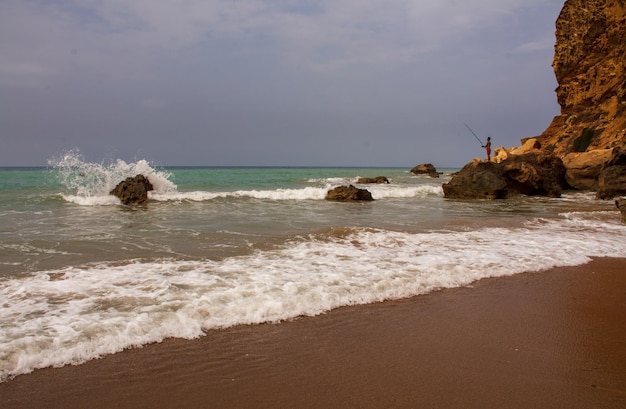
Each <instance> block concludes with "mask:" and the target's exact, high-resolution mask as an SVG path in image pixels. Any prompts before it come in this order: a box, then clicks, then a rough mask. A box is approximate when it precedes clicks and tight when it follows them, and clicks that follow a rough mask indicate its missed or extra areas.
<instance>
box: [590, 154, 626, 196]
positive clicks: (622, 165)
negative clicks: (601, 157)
mask: <svg viewBox="0 0 626 409" xmlns="http://www.w3.org/2000/svg"><path fill="white" fill-rule="evenodd" d="M621 195H626V148H622V149H614V150H613V156H612V157H611V159H610V160H609V161H608V162H607V163H606V166H605V167H604V168H603V169H602V171H601V172H600V175H599V176H598V186H597V191H596V198H597V199H603V200H608V199H612V198H614V197H617V196H621Z"/></svg>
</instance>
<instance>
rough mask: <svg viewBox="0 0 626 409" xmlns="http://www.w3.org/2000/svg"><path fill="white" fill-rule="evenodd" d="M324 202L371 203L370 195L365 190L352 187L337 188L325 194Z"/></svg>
mask: <svg viewBox="0 0 626 409" xmlns="http://www.w3.org/2000/svg"><path fill="white" fill-rule="evenodd" d="M326 200H333V201H337V202H349V201H357V200H362V201H371V200H374V198H372V194H371V193H370V192H369V191H368V190H366V189H359V188H356V187H354V186H352V185H350V186H339V187H336V188H334V189H332V190H329V191H328V193H326Z"/></svg>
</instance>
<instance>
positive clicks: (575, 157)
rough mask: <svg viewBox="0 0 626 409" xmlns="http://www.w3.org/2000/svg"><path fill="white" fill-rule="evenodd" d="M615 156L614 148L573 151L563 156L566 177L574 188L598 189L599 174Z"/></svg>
mask: <svg viewBox="0 0 626 409" xmlns="http://www.w3.org/2000/svg"><path fill="white" fill-rule="evenodd" d="M612 156H613V149H594V150H592V151H589V152H572V153H569V154H567V155H566V156H565V157H564V158H563V164H564V165H565V169H566V172H565V179H566V180H567V183H568V184H569V185H570V186H571V187H573V188H574V189H579V190H596V189H597V187H598V176H599V175H600V172H601V171H602V169H603V168H604V167H605V166H606V164H607V163H608V162H609V161H610V160H611V158H612Z"/></svg>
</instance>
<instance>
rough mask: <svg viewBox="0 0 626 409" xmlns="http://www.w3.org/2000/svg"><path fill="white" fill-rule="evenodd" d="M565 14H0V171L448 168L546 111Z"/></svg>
mask: <svg viewBox="0 0 626 409" xmlns="http://www.w3.org/2000/svg"><path fill="white" fill-rule="evenodd" d="M561 7H562V1H545V0H524V1H522V0H467V1H460V0H458V1H457V0H447V1H438V2H433V1H420V0H414V1H409V0H402V1H401V0H398V1H390V0H385V1H382V0H370V1H367V2H364V1H360V0H333V1H330V0H329V1H307V0H301V1H298V0H284V1H276V0H272V1H269V0H268V1H263V0H242V1H232V0H217V1H216V0H214V1H208V2H207V1H202V0H198V1H193V0H188V1H179V2H174V1H171V2H170V1H154V0H136V1H132V2H128V1H118V0H108V1H96V0H92V1H55V2H49V1H28V2H25V1H19V0H5V1H3V2H2V3H0V49H2V50H3V58H2V59H1V60H0V103H1V104H2V106H3V107H5V108H3V110H2V111H0V124H1V125H0V126H1V129H0V132H2V139H3V141H6V143H5V144H4V145H5V148H4V149H2V150H1V151H0V166H14V165H38V164H45V163H46V160H47V159H48V158H49V157H50V156H52V155H53V154H55V153H57V152H58V151H61V150H63V149H71V148H79V149H80V150H81V151H83V153H84V154H85V155H86V156H87V157H88V158H90V159H92V160H100V159H102V158H103V157H105V156H107V157H108V156H111V155H119V156H120V157H122V158H123V159H127V160H132V159H135V158H136V157H137V156H138V155H145V156H146V159H149V160H153V161H155V162H158V163H160V164H172V165H183V164H189V165H357V166H368V165H371V166H380V165H388V166H411V165H413V164H415V163H417V162H425V161H429V162H433V163H435V164H438V165H439V166H460V165H462V164H464V163H465V162H467V161H469V160H471V159H472V157H474V156H481V155H482V150H481V149H480V147H479V146H478V147H476V146H475V145H476V143H475V141H472V138H471V135H469V136H470V137H468V135H466V132H467V131H466V130H465V128H464V127H463V126H462V123H463V122H470V123H471V124H472V126H473V127H475V128H476V130H477V131H479V133H484V134H487V133H489V134H490V135H491V136H492V137H493V138H494V142H495V144H496V145H504V146H513V145H517V144H519V139H520V138H522V137H527V136H533V135H535V134H537V133H539V132H541V131H542V130H543V129H544V128H545V127H547V125H548V123H549V121H550V119H551V118H552V116H554V115H556V114H557V113H558V106H557V104H556V97H555V95H554V92H553V89H554V88H555V86H556V83H555V81H554V74H553V73H552V70H551V66H550V63H551V59H552V54H553V44H554V34H553V33H554V21H555V20H556V17H557V15H558V12H559V11H560V9H561Z"/></svg>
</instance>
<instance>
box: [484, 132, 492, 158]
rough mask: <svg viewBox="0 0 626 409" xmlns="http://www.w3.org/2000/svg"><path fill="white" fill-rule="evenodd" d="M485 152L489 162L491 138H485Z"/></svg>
mask: <svg viewBox="0 0 626 409" xmlns="http://www.w3.org/2000/svg"><path fill="white" fill-rule="evenodd" d="M483 148H485V149H486V150H487V162H491V136H488V137H487V143H486V144H484V145H483Z"/></svg>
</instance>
